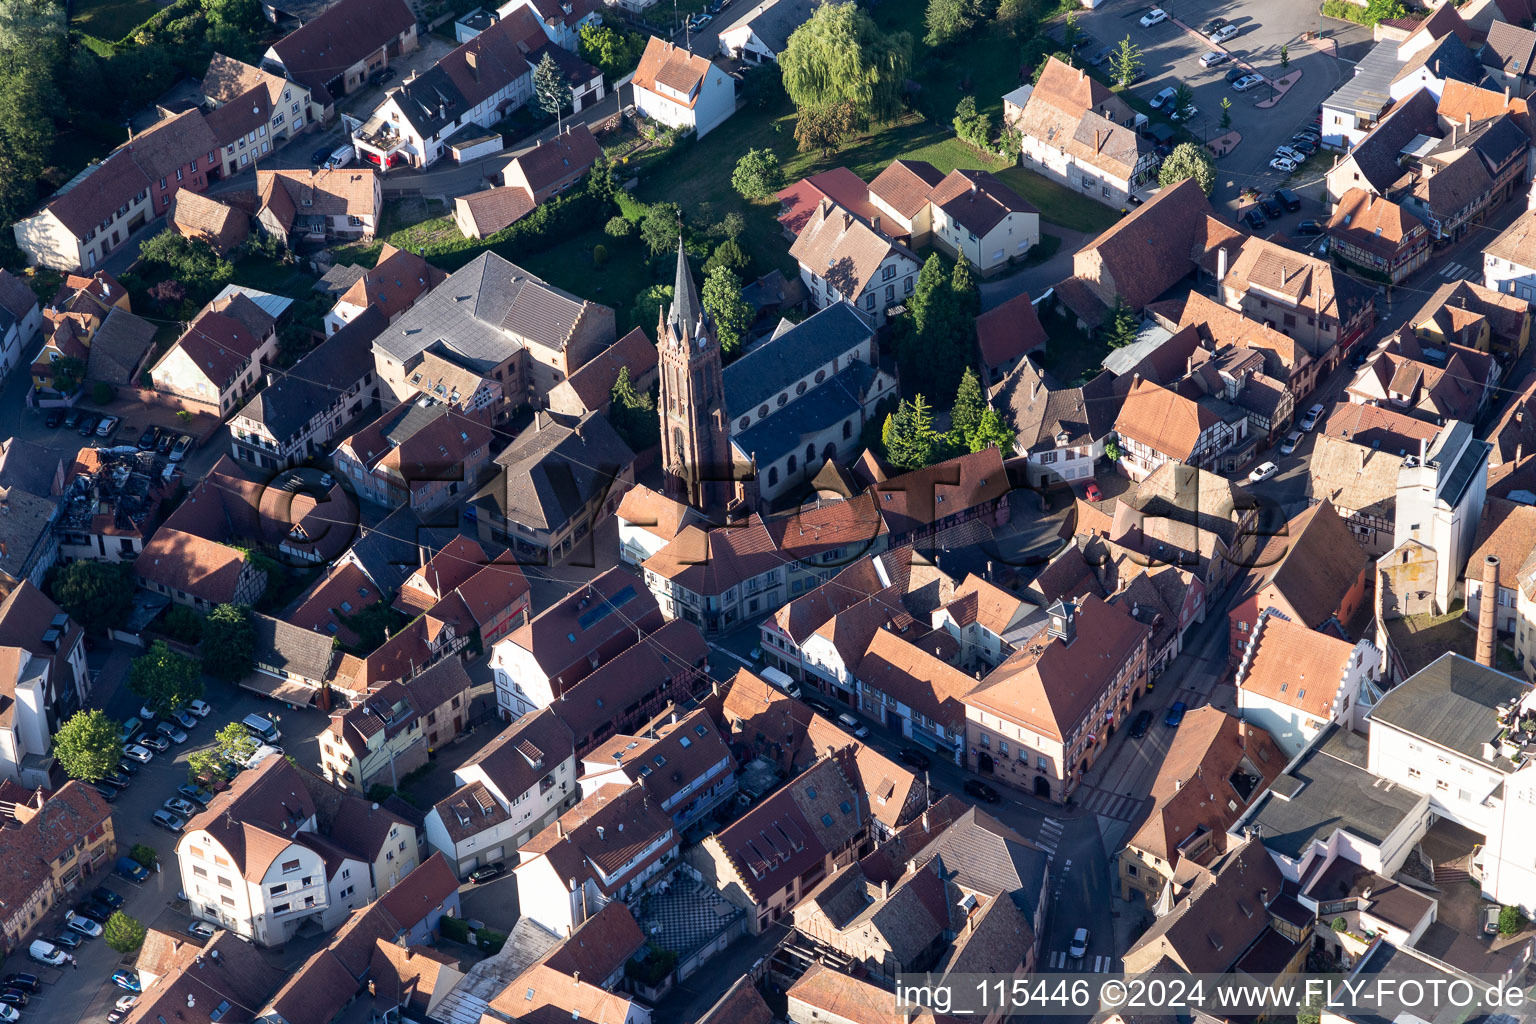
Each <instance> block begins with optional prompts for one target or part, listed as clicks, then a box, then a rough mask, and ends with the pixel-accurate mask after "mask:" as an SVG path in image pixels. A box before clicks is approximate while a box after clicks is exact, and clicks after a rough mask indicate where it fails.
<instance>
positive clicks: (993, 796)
mask: <svg viewBox="0 0 1536 1024" xmlns="http://www.w3.org/2000/svg"><path fill="white" fill-rule="evenodd" d="M964 789H965V792H966V795H968V796H973V797H975V798H976V799H977V800H980V801H982V802H983V803H989V804H995V803H997V802H998V800H1000V799H1002V798H1001V797H999V796H998V795H997V790H995V789H993V788H992V787H991V786H989V785H987V784H986V783H985V782H982V781H981V780H980V779H966V780H965V786H964Z"/></svg>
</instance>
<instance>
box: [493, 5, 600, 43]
mask: <svg viewBox="0 0 1536 1024" xmlns="http://www.w3.org/2000/svg"><path fill="white" fill-rule="evenodd" d="M519 9H525V10H527V11H528V12H529V13H530V14H532V15H533V16H534V17H535V18H536V19H537V20H538V23H539V27H540V28H541V29H543V31H544V34H545V35H546V36H548V37H549V41H550V42H552V43H554V44H555V45H556V46H559V47H562V48H563V49H566V50H570V51H572V52H575V50H576V47H577V45H578V44H579V42H580V35H581V29H582V28H583V27H584V26H586V25H595V24H600V23H601V21H602V15H601V14H600V13H599V12H600V11H601V10H602V5H601V4H600V3H598V2H597V0H564V2H557V0H510V2H508V3H505V4H502V5H501V6H500V7H499V8H497V12H496V13H497V14H499V15H500V16H501V17H502V18H503V19H506V18H509V17H511V16H512V15H513V12H515V11H517V10H519Z"/></svg>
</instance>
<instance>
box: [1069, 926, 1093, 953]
mask: <svg viewBox="0 0 1536 1024" xmlns="http://www.w3.org/2000/svg"><path fill="white" fill-rule="evenodd" d="M1087 955H1088V929H1087V928H1079V929H1078V930H1077V931H1075V932H1073V933H1072V945H1070V946H1068V947H1067V956H1070V957H1071V958H1072V959H1073V960H1081V959H1082V958H1083V957H1085V956H1087Z"/></svg>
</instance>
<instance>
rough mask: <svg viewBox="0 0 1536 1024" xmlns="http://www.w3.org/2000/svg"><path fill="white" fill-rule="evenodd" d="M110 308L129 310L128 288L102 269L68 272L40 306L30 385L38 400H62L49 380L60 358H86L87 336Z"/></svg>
mask: <svg viewBox="0 0 1536 1024" xmlns="http://www.w3.org/2000/svg"><path fill="white" fill-rule="evenodd" d="M114 312H122V313H127V312H130V302H129V299H128V290H127V289H126V288H124V287H123V286H122V285H121V284H120V283H119V282H118V281H117V279H116V278H114V277H113V276H112V275H111V274H108V273H107V272H106V271H103V270H98V271H97V272H96V273H95V274H93V275H92V276H90V277H79V276H76V275H74V274H68V275H66V276H65V278H64V283H63V284H62V285H60V286H59V290H58V291H57V292H56V293H54V296H53V301H52V302H50V303H49V304H48V305H47V306H45V307H44V308H43V320H44V324H43V347H42V350H41V351H39V352H38V354H37V355H36V356H34V357H33V359H32V389H33V392H34V394H36V395H37V396H38V398H39V400H41V401H51V402H54V403H56V404H59V403H62V401H63V400H65V396H64V395H62V394H59V393H58V389H57V388H55V387H54V382H53V366H54V364H55V363H57V362H58V361H59V360H60V359H65V358H68V359H77V360H79V361H80V363H82V364H84V363H86V361H87V360H88V359H89V358H90V344H91V338H92V337H93V336H94V335H95V334H96V332H97V331H98V330H99V329H100V328H101V326H102V324H103V323H104V322H105V321H106V319H107V317H109V316H111V315H112V314H113V313H114Z"/></svg>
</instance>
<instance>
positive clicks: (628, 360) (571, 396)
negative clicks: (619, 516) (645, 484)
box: [548, 327, 659, 490]
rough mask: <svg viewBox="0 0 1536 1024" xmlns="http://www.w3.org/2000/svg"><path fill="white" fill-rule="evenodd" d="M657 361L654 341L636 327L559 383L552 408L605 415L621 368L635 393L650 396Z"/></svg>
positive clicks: (551, 397) (573, 413) (566, 412)
mask: <svg viewBox="0 0 1536 1024" xmlns="http://www.w3.org/2000/svg"><path fill="white" fill-rule="evenodd" d="M658 362H659V360H658V358H657V354H656V345H655V343H653V342H652V341H651V339H650V338H648V337H646V334H645V331H643V330H641V329H640V328H638V327H636V328H635V329H634V330H632V331H630V332H629V333H628V334H626V335H624V337H622V338H620V339H619V340H618V341H616V342H614V343H613V344H612V345H609V346H608V347H607V348H605V349H603V350H602V351H601V352H599V353H598V354H597V355H595V356H593V357H592V359H591V360H590V361H589V362H588V363H587V364H586V365H584V366H582V367H580V368H579V369H577V370H576V372H575V373H573V374H571V375H570V376H569V377H567V378H566V379H565V380H563V381H561V382H560V383H559V384H556V385H555V386H554V388H553V390H551V391H550V393H549V399H548V401H549V409H550V411H551V412H555V413H562V414H564V415H566V416H584V415H586V414H587V413H589V412H600V413H604V414H606V413H607V412H608V407H609V406H610V404H612V402H613V387H614V385H615V384H617V383H618V380H619V373H620V371H621V370H628V371H629V383H630V386H631V387H633V388H634V390H635V394H637V395H647V394H650V391H651V388H653V387H655V386H656V367H657V364H658ZM631 490H633V488H631Z"/></svg>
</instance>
